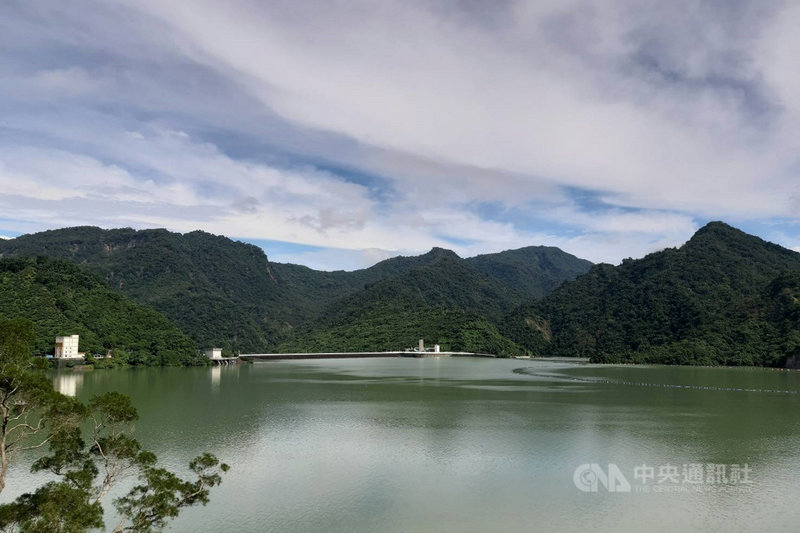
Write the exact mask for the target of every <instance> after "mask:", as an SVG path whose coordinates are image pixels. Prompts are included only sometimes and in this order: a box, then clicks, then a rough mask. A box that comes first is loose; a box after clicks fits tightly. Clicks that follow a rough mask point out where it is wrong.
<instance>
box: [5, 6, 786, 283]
mask: <svg viewBox="0 0 800 533" xmlns="http://www.w3.org/2000/svg"><path fill="white" fill-rule="evenodd" d="M798 24H800V5H799V4H798V3H797V2H780V1H776V2H769V3H765V2H755V1H754V2H749V1H746V0H737V1H714V0H705V1H688V0H676V1H674V2H663V1H655V0H652V1H651V0H644V1H641V0H637V1H633V0H630V1H628V0H624V1H623V0H619V1H602V2H601V1H589V0H566V1H565V0H559V1H551V0H538V1H521V0H520V1H514V0H504V1H502V2H480V1H475V0H440V1H437V2H429V1H417V0H407V1H400V0H382V1H378V2H376V1H374V0H370V1H367V0H361V1H360V0H350V1H340V0H329V1H325V2H316V1H309V2H296V1H289V0H286V1H284V0H270V1H267V2H253V1H252V0H227V1H225V2H222V1H211V0H196V1H193V2H183V1H174V2H164V1H161V0H159V1H156V0H137V1H124V0H123V1H119V0H115V1H111V0H76V1H75V2H69V5H67V3H64V2H60V1H55V0H50V1H46V0H6V1H5V2H2V3H0V235H4V236H9V237H13V236H16V235H19V234H21V233H28V232H35V231H40V230H43V229H50V228H57V227H65V226H74V225H87V224H89V225H97V226H101V227H106V228H111V227H121V226H130V227H135V228H152V227H166V228H168V229H170V230H174V231H181V232H185V231H191V230H194V229H203V230H206V231H210V232H212V233H216V234H223V235H227V236H229V237H232V238H235V239H240V240H244V241H247V242H252V243H255V244H258V245H260V246H262V247H263V248H264V249H265V250H266V252H267V254H268V255H269V256H270V258H271V259H272V260H276V261H283V262H296V263H301V264H306V265H309V266H311V267H314V268H322V269H341V268H343V269H354V268H360V267H364V266H368V265H370V264H372V263H374V262H376V261H379V260H381V259H384V258H386V257H390V256H393V255H397V254H405V255H409V254H415V253H421V252H424V251H427V250H428V249H430V248H431V247H433V246H442V247H446V248H451V249H453V250H455V251H456V252H457V253H459V254H460V255H462V256H471V255H475V254H479V253H486V252H494V251H500V250H504V249H510V248H518V247H522V246H528V245H538V244H544V245H551V246H559V247H561V248H562V249H564V250H566V251H568V252H570V253H573V254H575V255H578V256H580V257H585V258H587V259H590V260H593V261H605V262H611V263H617V262H619V261H620V260H622V259H623V258H626V257H639V256H641V255H644V254H646V253H648V252H651V251H654V250H658V249H661V248H664V247H667V246H676V245H680V244H681V243H683V242H684V241H685V240H686V239H688V238H689V237H690V236H691V235H692V233H693V232H694V231H696V229H697V228H699V227H700V226H701V225H703V224H704V223H706V222H707V221H709V220H725V221H727V222H729V223H730V224H733V225H735V226H737V227H740V228H742V229H743V230H745V231H748V232H751V233H755V234H757V235H759V236H761V237H763V238H766V239H768V240H772V241H774V242H778V243H780V244H782V245H785V246H787V247H792V248H797V247H800V220H798V212H799V211H800V179H798V172H800V160H799V159H800V104H798V102H800V74H799V73H798V71H797V68H796V66H795V64H796V60H795V57H794V56H795V54H796V50H798V49H800V33H798V32H797V31H796V27H797V26H798Z"/></svg>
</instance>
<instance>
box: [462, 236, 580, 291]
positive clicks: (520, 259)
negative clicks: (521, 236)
mask: <svg viewBox="0 0 800 533" xmlns="http://www.w3.org/2000/svg"><path fill="white" fill-rule="evenodd" d="M465 261H466V263H467V264H469V265H471V266H472V267H474V268H476V269H477V270H479V271H480V272H483V273H484V274H486V275H487V276H489V277H491V278H494V279H496V280H498V281H499V282H500V283H502V284H503V285H504V286H505V287H506V288H507V290H508V297H509V298H512V299H514V300H516V301H518V302H519V303H520V304H521V303H523V302H529V301H531V300H532V299H538V298H541V297H543V296H545V295H547V294H549V293H550V292H552V291H553V289H555V288H556V287H558V286H559V285H561V284H562V283H563V282H564V280H565V279H575V278H576V277H577V276H579V275H580V274H584V273H585V272H587V271H588V270H589V269H590V268H591V267H592V263H591V262H590V261H587V260H585V259H579V258H577V257H575V256H574V255H570V254H568V253H566V252H565V251H563V250H561V249H559V248H555V247H552V246H528V247H526V248H519V249H518V250H506V251H505V252H500V253H496V254H485V255H479V256H476V257H470V258H468V259H466V260H465Z"/></svg>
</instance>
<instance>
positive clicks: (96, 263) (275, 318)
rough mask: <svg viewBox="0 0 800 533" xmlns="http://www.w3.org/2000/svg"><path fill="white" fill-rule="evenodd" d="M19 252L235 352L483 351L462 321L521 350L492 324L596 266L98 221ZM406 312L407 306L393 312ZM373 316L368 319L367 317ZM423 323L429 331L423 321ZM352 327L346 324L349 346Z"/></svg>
mask: <svg viewBox="0 0 800 533" xmlns="http://www.w3.org/2000/svg"><path fill="white" fill-rule="evenodd" d="M16 256H24V257H37V256H47V257H50V258H53V259H57V260H61V261H68V262H71V263H73V264H76V265H78V266H79V267H81V268H83V269H85V270H87V271H88V272H91V273H92V274H94V275H96V276H98V277H99V278H100V279H102V280H104V281H105V283H106V284H107V285H108V287H109V288H111V289H113V290H116V291H119V292H121V293H123V294H124V295H126V296H128V297H129V298H131V299H132V300H134V301H135V302H137V303H138V304H141V305H143V306H146V307H149V308H152V309H154V310H157V311H159V312H161V313H163V314H164V315H165V316H166V317H168V318H169V319H170V320H171V321H172V322H173V323H174V324H175V325H176V326H178V327H179V328H180V329H181V330H182V331H184V332H185V333H186V334H187V335H189V336H190V337H191V338H192V339H193V340H194V342H195V343H196V344H197V345H198V346H201V347H202V346H219V347H223V348H224V349H225V350H226V351H228V352H232V351H241V352H266V351H273V350H275V349H277V348H278V347H279V346H280V347H281V348H287V347H289V346H292V347H294V348H295V349H306V348H308V347H310V346H314V347H317V348H319V349H333V348H334V347H340V348H341V347H350V346H352V347H356V346H357V347H359V348H360V349H379V348H380V349H383V348H386V349H388V348H391V349H398V348H402V347H404V346H410V345H413V344H415V343H416V340H417V339H418V338H419V337H420V336H423V334H428V338H429V339H431V342H435V341H436V340H437V339H438V338H439V337H442V339H439V340H441V344H442V345H443V346H445V347H452V348H453V349H455V348H459V349H471V348H476V346H477V345H475V344H474V343H471V342H464V340H463V339H464V338H471V337H475V338H481V339H482V338H483V336H475V335H472V336H470V335H466V333H464V331H463V328H462V327H461V326H459V325H458V324H456V322H460V323H463V324H464V327H467V325H468V326H469V327H470V328H473V327H474V328H477V329H476V330H475V331H481V332H482V333H484V332H486V331H488V332H490V333H491V336H493V337H494V338H496V340H498V342H501V343H502V344H504V345H505V346H506V349H507V350H517V349H518V347H516V346H514V345H513V343H511V342H509V341H508V340H507V339H502V338H501V336H500V334H499V333H498V332H497V328H496V325H495V323H496V322H497V321H499V320H500V319H501V318H502V317H503V316H504V315H505V314H507V313H508V312H509V311H511V310H512V309H514V308H516V307H517V306H519V305H521V304H522V303H525V302H528V301H531V300H533V299H536V298H540V297H541V296H543V295H545V294H547V293H548V292H549V291H551V290H553V289H554V288H555V287H557V286H558V285H559V284H560V283H561V282H562V281H564V280H567V279H572V278H574V277H575V276H577V275H579V274H581V273H583V272H586V271H587V270H588V269H589V268H590V267H591V263H590V262H588V261H585V260H582V259H578V258H576V257H574V256H572V255H569V254H567V253H565V252H563V251H561V250H559V249H557V248H551V247H538V246H537V247H528V248H522V249H519V250H512V251H506V252H501V253H497V254H487V255H482V256H477V257H473V258H469V259H461V258H459V257H458V256H457V255H456V254H455V253H454V252H451V251H449V250H443V249H440V248H434V249H433V250H431V251H430V252H429V253H427V254H424V255H421V256H414V257H402V256H401V257H395V258H392V259H388V260H385V261H382V262H380V263H378V264H376V265H374V266H372V267H370V268H367V269H363V270H356V271H353V272H344V271H338V272H323V271H316V270H312V269H310V268H307V267H304V266H299V265H292V264H281V263H272V262H270V261H269V260H268V259H267V256H266V255H265V254H264V252H263V250H262V249H261V248H259V247H257V246H254V245H251V244H246V243H242V242H238V241H233V240H230V239H228V238H225V237H220V236H215V235H211V234H208V233H205V232H201V231H195V232H191V233H186V234H179V233H172V232H168V231H166V230H161V229H159V230H141V231H136V230H132V229H114V230H103V229H100V228H95V227H76V228H65V229H59V230H52V231H45V232H41V233H35V234H30V235H23V236H20V237H17V238H15V239H11V240H6V241H2V242H0V258H3V257H6V258H8V257H16ZM367 309H369V310H370V311H371V313H366V310H367ZM399 309H404V310H406V312H405V314H403V315H401V316H394V314H393V312H394V311H396V310H399ZM0 313H1V311H0ZM365 313H366V314H367V315H368V318H369V319H370V320H372V322H370V321H369V320H366V321H364V320H363V319H364V317H365ZM426 313H438V314H442V313H444V315H443V316H446V317H447V319H446V320H445V319H440V320H439V321H438V324H439V325H443V324H447V325H448V326H447V327H448V328H450V330H452V331H451V334H449V335H445V334H444V333H441V334H440V332H439V331H438V330H437V326H436V324H437V323H436V322H432V321H431V320H428V319H425V320H423V315H425V314H426ZM357 316H358V317H361V319H362V320H361V321H358V320H355V317H357ZM437 316H438V315H437ZM348 317H353V319H354V320H352V321H350V322H348ZM381 317H383V318H381ZM456 319H457V320H456ZM375 320H384V322H383V323H384V327H385V329H386V331H387V335H385V336H383V337H382V340H381V342H380V343H377V340H378V339H377V337H376V335H375V334H374V331H372V328H373V327H374V326H375ZM409 321H410V322H409ZM413 321H416V322H413ZM420 322H422V323H424V324H425V325H426V329H424V330H421V329H419V328H418V327H417V326H418V325H419V324H420ZM344 329H349V330H350V331H349V332H348V334H349V335H350V336H349V337H348V339H349V340H348V341H347V342H345V340H344V339H345V337H342V336H341V335H342V334H343V333H344ZM465 335H466V337H465ZM354 339H355V340H354ZM450 339H453V340H450ZM481 345H483V341H481Z"/></svg>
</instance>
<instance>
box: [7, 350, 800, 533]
mask: <svg viewBox="0 0 800 533" xmlns="http://www.w3.org/2000/svg"><path fill="white" fill-rule="evenodd" d="M54 383H55V385H56V387H57V388H59V389H60V390H63V391H64V392H65V393H71V394H76V395H77V396H78V397H79V398H82V399H84V400H86V399H88V398H90V397H91V396H92V395H94V394H98V393H101V392H105V391H109V390H117V391H120V392H123V393H125V394H127V395H129V396H131V397H132V398H133V400H134V403H135V405H136V407H137V408H138V409H139V412H140V415H141V421H140V422H139V423H138V425H137V427H136V436H137V437H138V438H139V439H140V440H141V441H142V442H143V443H144V444H145V445H146V446H147V447H148V448H150V449H152V450H153V451H155V452H156V453H157V454H158V456H159V458H160V459H161V461H162V462H164V463H165V464H167V465H169V466H170V467H172V468H175V469H183V468H184V466H185V464H186V463H188V461H189V460H190V459H191V458H192V457H194V456H196V455H198V454H200V453H202V452H203V451H212V452H213V453H215V454H216V455H217V456H218V457H220V458H221V459H222V460H224V461H226V462H227V463H228V464H230V466H231V471H230V472H229V474H228V475H226V476H225V479H224V482H223V484H222V485H221V486H220V487H218V488H216V489H214V490H213V492H212V496H211V503H210V504H209V505H208V506H207V507H201V508H196V509H190V510H188V511H186V512H184V514H182V515H181V516H180V517H179V518H178V519H177V520H176V521H174V522H173V523H172V527H171V528H170V531H174V532H186V533H188V532H193V533H195V532H206V531H209V532H214V531H221V532H222V531H236V532H240V533H248V532H265V531H266V532H282V533H292V532H297V533H301V532H302V533H310V532H326V533H337V532H342V533H344V532H347V533H352V532H375V531H381V532H390V533H391V532H398V533H399V532H458V533H471V532H475V533H477V532H489V531H492V532H494V531H497V532H530V531H544V532H560V531H608V532H625V531H631V532H633V531H637V532H638V531H650V532H659V531H726V532H730V531H787V532H789V531H791V532H796V531H798V530H800V373H798V372H788V371H775V370H767V369H749V368H748V369H744V368H691V367H632V366H593V365H575V364H569V363H560V362H542V361H522V360H492V359H455V358H452V359H450V358H442V359H400V358H397V359H350V360H345V359H343V360H315V361H292V362H269V363H256V364H252V365H243V366H239V367H236V366H232V367H214V368H196V369H195V368H193V369H182V368H165V369H161V368H154V369H134V370H113V371H112V370H103V371H94V372H83V373H77V372H76V373H71V372H67V373H62V374H59V375H57V376H55V377H54ZM41 479H42V478H37V477H36V476H32V475H31V474H28V473H27V465H26V464H25V463H24V462H22V463H18V464H17V465H16V466H15V467H14V468H13V469H12V471H11V473H10V475H9V484H8V487H7V489H6V491H5V492H4V494H3V501H8V500H9V499H10V498H12V497H13V496H15V495H16V494H18V493H19V492H21V491H23V490H25V489H30V488H31V487H32V486H34V483H39V482H41ZM110 522H111V519H110V516H108V517H107V523H110Z"/></svg>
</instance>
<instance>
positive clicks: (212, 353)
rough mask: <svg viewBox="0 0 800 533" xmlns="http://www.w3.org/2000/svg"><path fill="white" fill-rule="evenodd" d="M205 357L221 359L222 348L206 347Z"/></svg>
mask: <svg viewBox="0 0 800 533" xmlns="http://www.w3.org/2000/svg"><path fill="white" fill-rule="evenodd" d="M206 357H208V358H209V359H222V348H206Z"/></svg>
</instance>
